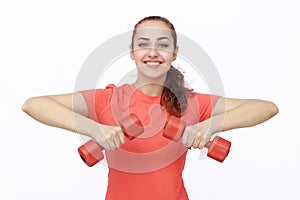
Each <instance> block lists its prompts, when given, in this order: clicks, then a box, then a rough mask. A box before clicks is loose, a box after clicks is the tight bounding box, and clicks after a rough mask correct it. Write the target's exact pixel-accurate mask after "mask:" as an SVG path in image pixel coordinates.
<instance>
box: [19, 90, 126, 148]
mask: <svg viewBox="0 0 300 200" xmlns="http://www.w3.org/2000/svg"><path fill="white" fill-rule="evenodd" d="M22 109H23V111H24V112H25V113H27V114H28V115H30V116H31V117H32V118H34V119H36V120H37V121H39V122H41V123H43V124H46V125H49V126H53V127H57V128H62V129H65V130H69V131H72V132H75V133H77V132H78V133H80V134H84V135H87V136H89V137H91V138H93V139H95V140H96V141H97V142H98V143H99V144H100V145H101V146H103V147H104V148H105V149H107V150H112V149H115V148H118V147H119V146H120V145H121V144H123V143H124V135H123V133H122V130H121V128H120V127H117V126H108V125H103V124H99V123H97V122H96V121H94V120H92V119H90V118H89V117H88V116H89V114H88V108H87V105H86V103H85V100H84V98H83V96H82V94H81V93H79V92H78V93H70V94H62V95H50V96H40V97H33V98H30V99H28V100H27V101H26V102H25V103H24V105H23V107H22Z"/></svg>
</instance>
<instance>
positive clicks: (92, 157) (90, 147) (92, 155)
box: [78, 113, 144, 167]
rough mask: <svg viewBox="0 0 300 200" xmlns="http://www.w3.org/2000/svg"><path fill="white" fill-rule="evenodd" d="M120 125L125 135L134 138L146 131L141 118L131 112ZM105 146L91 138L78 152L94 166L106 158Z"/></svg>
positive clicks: (89, 164)
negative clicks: (103, 151) (104, 153)
mask: <svg viewBox="0 0 300 200" xmlns="http://www.w3.org/2000/svg"><path fill="white" fill-rule="evenodd" d="M119 125H120V127H121V129H122V131H123V132H124V134H125V136H126V137H127V138H128V139H129V140H132V139H134V138H136V137H137V136H139V135H140V134H141V133H143V132H144V128H143V125H142V123H141V121H140V120H139V118H138V117H137V116H136V115H135V114H133V113H131V114H130V115H129V116H127V117H125V118H123V119H121V120H120V121H119ZM102 150H104V148H103V147H102V146H100V145H99V144H98V143H97V142H96V141H95V140H89V141H88V142H86V143H84V144H83V145H81V146H80V147H79V148H78V153H79V155H80V157H81V159H82V160H83V161H84V162H85V163H86V164H87V165H88V166H89V167H92V166H93V165H95V164H96V163H97V162H99V161H100V160H102V159H103V158H104V155H103V153H102Z"/></svg>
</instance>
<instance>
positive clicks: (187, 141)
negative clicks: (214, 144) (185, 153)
mask: <svg viewBox="0 0 300 200" xmlns="http://www.w3.org/2000/svg"><path fill="white" fill-rule="evenodd" d="M212 134H213V131H212V129H211V128H210V123H209V120H206V121H203V122H200V123H197V124H193V125H190V126H187V127H186V128H185V130H184V133H183V135H182V143H183V145H184V146H186V147H188V148H190V147H193V148H200V149H202V148H203V147H204V145H205V144H206V143H207V142H208V141H209V140H210V137H211V136H212Z"/></svg>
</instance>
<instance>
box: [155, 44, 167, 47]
mask: <svg viewBox="0 0 300 200" xmlns="http://www.w3.org/2000/svg"><path fill="white" fill-rule="evenodd" d="M158 47H159V48H168V47H169V44H158Z"/></svg>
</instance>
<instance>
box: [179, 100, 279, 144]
mask: <svg viewBox="0 0 300 200" xmlns="http://www.w3.org/2000/svg"><path fill="white" fill-rule="evenodd" d="M277 113H278V108H277V106H276V105H275V104H274V103H272V102H270V101H264V100H257V99H232V98H220V99H219V100H218V102H217V104H216V105H215V107H214V110H213V112H212V116H211V117H210V118H209V119H207V120H205V121H203V122H200V123H198V124H194V125H191V126H188V127H187V128H186V130H185V132H184V134H183V137H182V142H183V144H184V145H185V146H187V147H194V148H203V146H204V145H205V144H206V143H207V142H208V141H209V139H210V137H211V136H212V135H213V134H214V133H217V132H221V131H227V130H231V129H236V128H244V127H251V126H255V125H257V124H260V123H263V122H265V121H267V120H268V119H270V118H272V117H273V116H274V115H276V114H277Z"/></svg>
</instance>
